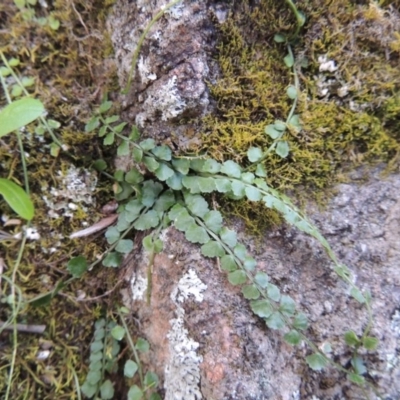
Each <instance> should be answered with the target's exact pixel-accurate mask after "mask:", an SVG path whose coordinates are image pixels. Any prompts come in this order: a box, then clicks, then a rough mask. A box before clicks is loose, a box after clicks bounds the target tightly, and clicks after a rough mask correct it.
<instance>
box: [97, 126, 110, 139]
mask: <svg viewBox="0 0 400 400" xmlns="http://www.w3.org/2000/svg"><path fill="white" fill-rule="evenodd" d="M107 129H108V126H107V125H103V126H102V127H101V128H100V129H99V133H98V135H99V137H103V136H104V135H105V134H106V133H107Z"/></svg>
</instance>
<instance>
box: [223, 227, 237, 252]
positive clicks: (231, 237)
mask: <svg viewBox="0 0 400 400" xmlns="http://www.w3.org/2000/svg"><path fill="white" fill-rule="evenodd" d="M219 236H220V238H221V240H222V241H223V242H225V243H226V244H227V245H228V246H229V247H231V248H233V247H235V246H236V244H237V237H236V232H235V231H233V230H231V229H228V228H225V227H224V228H222V229H221V231H220V232H219Z"/></svg>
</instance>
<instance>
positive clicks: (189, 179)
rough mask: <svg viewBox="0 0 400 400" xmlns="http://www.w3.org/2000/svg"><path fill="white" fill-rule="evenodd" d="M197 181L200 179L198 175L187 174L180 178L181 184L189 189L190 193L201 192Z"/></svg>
mask: <svg viewBox="0 0 400 400" xmlns="http://www.w3.org/2000/svg"><path fill="white" fill-rule="evenodd" d="M199 183H200V181H199V177H198V176H192V175H189V176H184V177H183V178H182V185H183V186H184V187H185V188H186V189H189V190H190V193H192V194H196V193H201V189H200V186H199Z"/></svg>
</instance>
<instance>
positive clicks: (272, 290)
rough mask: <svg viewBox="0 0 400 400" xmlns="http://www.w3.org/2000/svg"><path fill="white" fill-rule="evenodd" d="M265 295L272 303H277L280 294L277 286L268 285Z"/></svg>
mask: <svg viewBox="0 0 400 400" xmlns="http://www.w3.org/2000/svg"><path fill="white" fill-rule="evenodd" d="M267 294H268V297H269V298H270V299H271V300H274V301H279V299H280V297H281V292H280V290H279V288H278V286H275V285H273V284H272V283H269V284H268V285H267Z"/></svg>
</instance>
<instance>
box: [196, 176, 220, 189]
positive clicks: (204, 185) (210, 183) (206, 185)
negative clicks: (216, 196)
mask: <svg viewBox="0 0 400 400" xmlns="http://www.w3.org/2000/svg"><path fill="white" fill-rule="evenodd" d="M198 186H199V189H200V192H201V193H212V192H214V191H215V190H216V187H215V179H214V178H211V177H208V178H204V177H199V178H198Z"/></svg>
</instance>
